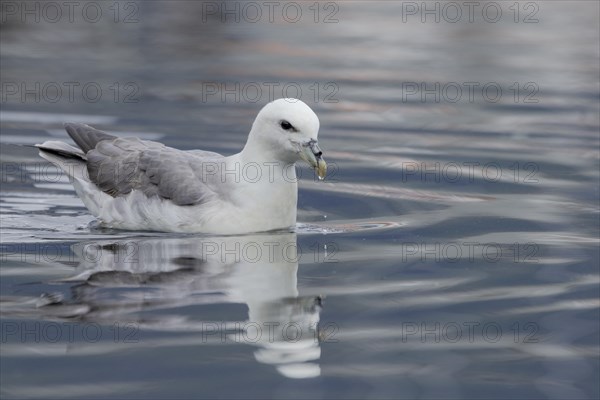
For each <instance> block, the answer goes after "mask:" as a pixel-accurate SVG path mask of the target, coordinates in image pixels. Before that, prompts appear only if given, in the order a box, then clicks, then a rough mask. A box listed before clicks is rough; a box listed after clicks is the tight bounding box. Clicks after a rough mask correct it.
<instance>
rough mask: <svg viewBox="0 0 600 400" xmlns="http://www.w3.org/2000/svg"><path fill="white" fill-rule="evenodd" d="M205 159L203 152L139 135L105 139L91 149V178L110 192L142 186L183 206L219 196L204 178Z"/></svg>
mask: <svg viewBox="0 0 600 400" xmlns="http://www.w3.org/2000/svg"><path fill="white" fill-rule="evenodd" d="M204 161H205V158H203V157H200V156H199V155H196V154H193V153H189V152H185V151H180V150H177V149H173V148H170V147H167V146H164V145H163V144H161V143H157V142H152V141H145V140H139V139H137V138H117V139H114V140H102V141H100V142H98V143H97V144H96V146H95V147H94V148H93V149H92V150H90V151H89V152H88V153H87V167H88V173H89V177H90V180H91V181H92V182H93V183H95V184H96V185H97V186H98V187H99V188H100V189H101V190H102V191H104V192H106V193H108V194H109V195H111V196H113V197H118V196H123V195H126V194H128V193H130V192H131V191H132V190H141V191H143V192H144V193H145V194H146V195H147V196H159V197H161V198H163V199H169V200H171V201H173V202H174V203H175V204H177V205H181V206H184V205H194V204H201V203H203V202H205V201H207V200H209V199H211V198H212V197H214V196H216V194H215V191H214V188H212V187H211V186H210V185H209V183H208V182H206V181H205V180H203V176H202V163H203V162H204Z"/></svg>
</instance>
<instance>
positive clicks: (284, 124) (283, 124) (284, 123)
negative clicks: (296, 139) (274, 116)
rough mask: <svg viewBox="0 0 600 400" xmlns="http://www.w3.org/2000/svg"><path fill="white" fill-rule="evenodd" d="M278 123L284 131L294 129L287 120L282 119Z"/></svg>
mask: <svg viewBox="0 0 600 400" xmlns="http://www.w3.org/2000/svg"><path fill="white" fill-rule="evenodd" d="M279 125H280V126H281V128H282V129H283V130H285V131H295V130H296V129H294V127H293V126H292V124H290V123H289V122H287V121H285V120H283V121H281V122H280V123H279Z"/></svg>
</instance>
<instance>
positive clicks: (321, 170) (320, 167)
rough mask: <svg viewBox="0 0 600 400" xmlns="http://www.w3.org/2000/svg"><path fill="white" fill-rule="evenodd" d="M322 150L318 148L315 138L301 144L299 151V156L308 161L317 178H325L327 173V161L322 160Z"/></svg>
mask: <svg viewBox="0 0 600 400" xmlns="http://www.w3.org/2000/svg"><path fill="white" fill-rule="evenodd" d="M322 155H323V152H322V151H321V149H320V148H319V144H318V143H317V141H316V140H314V139H311V140H309V141H308V142H306V143H303V144H302V150H301V151H300V158H302V159H303V160H304V161H306V162H307V163H308V165H310V166H311V167H313V168H314V169H315V171H316V172H317V176H318V177H319V180H323V179H325V175H326V174H327V163H326V162H325V160H323V157H322Z"/></svg>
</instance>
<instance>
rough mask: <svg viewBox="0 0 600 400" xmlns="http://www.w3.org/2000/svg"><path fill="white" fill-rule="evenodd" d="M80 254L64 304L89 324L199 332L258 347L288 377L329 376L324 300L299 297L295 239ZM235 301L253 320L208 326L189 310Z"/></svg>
mask: <svg viewBox="0 0 600 400" xmlns="http://www.w3.org/2000/svg"><path fill="white" fill-rule="evenodd" d="M72 249H73V251H74V252H75V253H76V255H77V257H78V259H79V264H78V266H77V267H76V270H75V274H74V276H72V277H70V278H68V279H67V281H72V282H76V285H75V286H73V287H72V294H73V299H72V301H73V303H71V302H69V303H71V304H68V305H67V304H66V303H64V302H61V303H62V304H61V305H63V306H68V307H70V309H71V310H77V311H76V313H77V314H79V315H77V317H78V318H79V319H81V320H84V321H87V322H96V323H101V324H105V325H110V324H114V323H115V322H117V321H120V322H123V321H127V322H128V323H133V324H135V326H136V327H139V328H140V329H149V330H155V331H163V332H186V333H190V332H194V333H195V332H197V333H198V334H199V335H201V336H202V343H208V344H211V342H212V343H214V344H217V343H219V344H221V343H247V344H250V345H253V346H256V347H258V349H257V350H255V352H254V356H255V358H256V360H257V361H258V362H260V363H264V364H270V365H273V366H275V368H276V369H277V371H278V372H279V373H281V374H282V375H284V376H286V377H289V378H309V377H315V376H319V375H320V372H321V371H320V366H319V364H318V360H319V359H320V356H321V349H320V343H319V333H318V326H317V325H318V322H319V313H320V311H321V298H320V297H319V296H317V297H315V296H311V297H299V296H298V288H297V271H298V261H299V258H300V254H299V253H300V252H298V250H297V242H296V234H295V233H288V232H286V233H267V234H257V235H244V236H224V237H193V236H186V237H176V238H173V237H168V238H165V237H154V238H136V239H123V240H119V241H118V242H114V241H105V242H103V241H94V242H81V243H78V244H75V245H74V246H73V248H72ZM231 303H242V304H246V305H247V307H248V319H247V320H243V321H232V320H231V318H229V317H230V316H229V315H221V316H220V317H219V318H221V317H222V318H223V321H219V320H216V321H215V320H214V319H211V320H206V319H205V318H204V317H203V316H202V315H198V313H197V312H196V310H201V308H194V309H193V310H194V311H193V314H192V315H190V311H189V310H190V309H188V308H186V309H185V310H182V307H190V306H203V305H214V304H231ZM46 308H52V307H46ZM162 310H169V312H165V311H162ZM226 310H228V309H227V308H226ZM178 311H179V312H180V313H179V314H178ZM210 314H211V315H214V311H211V312H210ZM71 317H73V316H71Z"/></svg>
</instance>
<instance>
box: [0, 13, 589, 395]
mask: <svg viewBox="0 0 600 400" xmlns="http://www.w3.org/2000/svg"><path fill="white" fill-rule="evenodd" d="M45 3H48V2H34V1H30V2H19V1H16V2H2V10H0V11H1V13H0V17H1V18H2V20H1V21H0V22H1V23H0V33H1V38H0V44H1V48H0V55H1V58H0V64H1V65H0V66H1V72H2V74H1V89H2V92H1V93H0V95H1V96H2V99H1V100H2V103H1V104H2V107H1V111H0V127H1V136H0V138H1V145H2V146H1V156H2V181H1V182H2V189H1V196H0V210H1V213H2V217H1V220H0V221H1V242H2V243H1V257H2V259H1V262H2V264H1V267H0V277H1V285H0V289H1V302H0V311H1V316H2V320H1V335H2V337H1V343H0V355H1V359H0V365H1V368H0V384H1V389H0V393H1V395H2V398H62V399H64V398H84V397H85V398H107V397H113V398H227V399H229V398H304V399H305V398H376V399H380V398H394V399H397V398H422V399H431V398H456V399H458V398H473V399H474V398H477V399H481V398H494V399H509V398H512V399H525V398H550V399H593V398H598V397H599V396H600V389H599V383H598V382H599V380H598V376H599V371H600V368H599V367H600V366H599V364H600V363H599V357H600V345H599V333H600V326H599V312H598V310H599V307H600V299H599V296H600V293H599V287H600V274H599V229H600V228H599V224H600V218H599V216H600V213H599V211H600V206H599V198H600V194H599V177H600V173H599V170H600V168H599V164H600V162H599V159H600V155H599V144H600V137H599V118H600V117H599V111H600V110H599V105H600V100H599V89H600V83H599V74H600V68H599V57H600V55H599V34H600V32H599V18H598V13H599V3H598V2H595V1H551V2H550V1H548V2H542V1H535V2H504V1H501V2H487V1H485V2H475V3H473V4H474V5H473V7H474V8H473V9H472V10H470V9H469V7H470V6H466V5H465V4H464V3H463V2H443V3H442V2H431V1H430V2H424V3H422V2H396V3H394V2H387V1H385V2H371V1H369V2H366V1H365V2H361V1H352V2H321V3H312V2H299V3H293V4H292V5H290V4H289V3H285V2H282V3H277V4H275V5H273V7H274V8H273V9H272V10H270V9H269V7H271V6H268V5H265V4H263V3H262V2H241V3H235V2H230V3H228V5H224V4H223V3H221V2H204V3H203V2H192V1H148V2H125V1H124V2H108V1H106V2H104V1H96V2H93V1H92V2H77V5H74V6H73V7H74V8H73V9H72V10H69V9H68V8H67V6H65V5H64V4H63V3H62V2H56V3H53V4H54V5H50V6H47V5H45ZM65 4H66V3H65ZM53 7H54V8H53ZM224 7H229V8H227V9H225V8H224ZM428 10H429V11H428ZM431 10H433V11H431ZM436 10H437V11H436ZM436 18H437V21H436ZM283 96H291V97H300V98H301V99H302V100H304V101H305V102H306V103H307V104H309V105H310V106H311V107H312V108H313V109H314V110H315V112H316V113H317V114H318V115H319V117H320V120H321V131H320V135H319V142H320V144H321V147H322V148H323V151H324V156H325V158H326V160H327V161H328V162H329V163H330V165H331V167H330V176H329V178H328V179H327V180H325V181H324V182H318V181H316V180H315V179H314V174H313V173H312V172H311V171H310V170H309V169H308V168H307V167H306V166H300V165H298V171H299V173H300V174H301V176H302V177H301V181H300V184H299V201H298V226H297V227H296V230H295V232H275V233H263V234H256V235H244V236H228V237H214V236H206V235H176V234H161V233H149V232H125V231H117V230H108V229H103V228H101V227H99V226H97V224H95V223H94V218H93V217H92V216H90V215H89V213H88V212H87V210H86V209H85V208H84V206H83V204H82V202H81V201H80V200H79V199H78V198H77V197H76V195H75V192H74V190H73V189H72V187H71V185H70V184H69V181H68V179H67V177H66V176H64V175H63V174H61V173H59V171H58V170H57V169H56V168H55V167H53V166H51V165H50V164H48V163H46V162H45V161H44V160H42V159H41V158H39V157H38V156H37V154H36V151H35V150H34V149H33V148H31V147H29V146H27V145H32V144H34V143H39V142H42V141H44V140H50V139H58V140H66V139H67V135H66V133H65V132H64V130H63V129H62V122H64V121H75V122H85V123H89V124H91V125H94V126H95V127H97V128H100V129H103V130H106V131H109V132H111V133H115V134H119V135H133V136H139V137H142V138H145V139H151V140H159V141H161V142H163V143H165V144H167V145H170V146H173V147H177V148H181V149H195V148H201V149H206V150H211V151H218V152H221V153H223V154H233V153H235V152H237V151H239V149H241V147H242V146H243V144H244V141H245V139H246V135H247V133H248V131H249V129H250V126H251V123H252V120H253V118H254V116H255V115H256V113H257V112H258V110H259V109H260V108H261V107H262V106H263V105H264V104H266V103H267V102H268V101H270V100H272V99H273V98H278V97H283Z"/></svg>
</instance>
